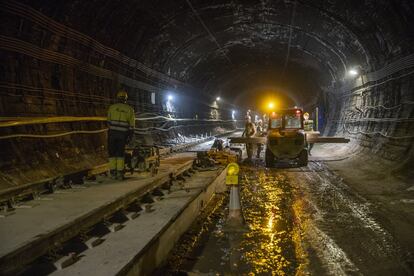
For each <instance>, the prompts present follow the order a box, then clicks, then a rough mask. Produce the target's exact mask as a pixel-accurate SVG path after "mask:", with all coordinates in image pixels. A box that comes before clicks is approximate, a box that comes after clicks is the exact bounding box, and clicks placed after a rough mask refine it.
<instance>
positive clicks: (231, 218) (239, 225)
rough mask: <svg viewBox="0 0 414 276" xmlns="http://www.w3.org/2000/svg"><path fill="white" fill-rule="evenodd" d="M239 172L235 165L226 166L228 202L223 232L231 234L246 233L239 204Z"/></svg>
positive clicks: (237, 166)
mask: <svg viewBox="0 0 414 276" xmlns="http://www.w3.org/2000/svg"><path fill="white" fill-rule="evenodd" d="M239 170H240V168H239V165H237V163H230V164H229V165H228V166H227V176H226V184H227V185H230V202H229V215H228V217H227V223H226V227H225V230H227V231H232V232H245V231H246V229H245V227H244V224H245V223H244V218H243V214H242V209H241V204H240V193H239Z"/></svg>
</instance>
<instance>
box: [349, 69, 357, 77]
mask: <svg viewBox="0 0 414 276" xmlns="http://www.w3.org/2000/svg"><path fill="white" fill-rule="evenodd" d="M348 74H349V75H350V76H356V75H358V70H356V69H351V70H349V71H348Z"/></svg>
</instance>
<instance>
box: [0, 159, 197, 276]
mask: <svg viewBox="0 0 414 276" xmlns="http://www.w3.org/2000/svg"><path fill="white" fill-rule="evenodd" d="M193 161H194V159H190V160H185V161H184V162H182V163H181V164H179V166H178V168H176V169H174V170H169V171H168V172H165V173H162V174H159V175H158V176H155V177H154V179H153V181H148V182H147V183H146V184H145V185H144V186H143V187H140V188H138V189H135V190H132V191H129V192H128V193H126V194H124V195H122V196H120V197H118V198H117V199H116V200H114V201H111V202H108V203H107V204H104V205H102V206H99V207H98V208H95V209H94V210H91V211H90V212H88V213H86V214H84V215H81V216H79V217H78V218H77V219H75V220H73V221H71V222H69V223H67V224H65V225H63V226H61V227H59V228H57V229H55V230H54V231H51V232H48V233H47V234H45V235H41V236H39V237H38V238H36V239H35V240H32V241H30V242H29V243H28V244H24V245H22V246H20V247H19V248H18V249H16V250H14V251H12V252H9V253H8V254H6V255H4V256H2V257H1V258H0V271H2V273H5V274H6V275H8V274H9V275H13V274H15V273H16V272H19V271H21V269H22V267H24V265H26V264H28V263H30V262H33V261H34V260H35V259H36V258H38V257H40V256H42V255H44V254H47V253H48V252H50V250H51V249H53V248H55V247H56V246H58V245H59V244H62V243H64V242H66V241H68V240H70V239H71V238H73V237H75V236H77V235H79V234H80V233H82V231H87V230H88V229H90V227H92V226H93V225H96V224H98V223H99V222H101V221H102V220H104V219H105V218H108V217H110V216H111V215H113V214H115V213H116V212H118V211H120V210H123V209H124V208H126V207H127V206H129V205H131V204H133V203H134V202H136V201H137V200H139V199H140V198H142V197H143V196H144V195H146V194H148V193H151V192H152V191H153V190H154V189H157V188H160V187H162V185H164V184H165V183H169V182H170V181H172V180H174V179H175V178H177V176H179V175H182V174H183V173H184V172H186V171H187V170H190V169H192V167H193Z"/></svg>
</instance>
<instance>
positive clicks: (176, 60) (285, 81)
mask: <svg viewBox="0 0 414 276" xmlns="http://www.w3.org/2000/svg"><path fill="white" fill-rule="evenodd" d="M26 3H27V4H29V5H31V6H33V7H35V8H37V9H38V10H40V11H41V12H43V13H45V14H47V15H49V16H51V17H53V18H54V19H55V20H58V21H61V22H62V23H64V24H66V25H68V26H71V27H73V28H75V29H77V30H79V31H81V32H84V33H86V34H88V35H90V36H92V37H94V38H96V39H97V40H98V41H101V42H102V43H104V44H106V45H110V46H112V47H114V48H116V49H118V50H119V51H121V52H122V53H125V54H126V55H128V56H130V57H132V58H136V59H137V60H140V61H142V62H144V63H145V64H147V65H148V66H150V67H152V68H154V69H156V70H159V71H161V72H164V73H167V74H169V75H171V76H172V77H174V78H177V79H180V80H183V81H185V82H187V83H189V84H191V85H192V86H193V87H195V88H196V89H197V90H198V91H201V92H205V93H210V94H211V95H216V94H221V95H222V96H224V97H230V96H232V97H235V98H236V103H240V104H244V105H246V104H247V103H248V100H249V98H251V95H252V94H253V93H255V92H257V91H258V90H260V89H267V90H272V89H273V90H274V91H280V92H281V93H284V94H286V95H287V96H288V97H290V98H291V99H292V102H295V103H297V104H304V103H309V102H310V101H312V99H314V98H316V97H315V96H318V95H319V94H320V93H321V92H322V91H324V90H327V89H328V88H332V87H334V86H335V85H339V84H340V83H341V81H342V80H343V78H344V75H345V73H346V71H347V70H348V69H349V68H350V67H352V66H361V67H362V68H363V69H364V70H366V71H372V70H376V69H378V68H380V67H381V66H383V65H384V63H385V62H387V61H389V60H390V59H392V58H393V57H399V56H403V55H405V54H407V53H409V52H411V51H412V47H413V46H412V45H413V43H412V42H413V39H412V34H413V31H412V30H411V29H410V25H411V26H412V24H413V23H414V22H413V19H412V18H411V17H410V16H409V15H410V14H412V12H413V4H412V3H411V2H410V1H385V0H384V1H376V0H372V1H359V0H355V1H339V0H338V1H334V0H330V1H323V0H320V1H315V0H313V1H306V0H302V1H289V0H284V1H253V0H246V1H200V0H198V1H196V0H191V2H190V1H188V0H182V1H170V0H165V1H160V0H158V1H156V0H151V1H147V0H141V1H137V0H129V1H113V0H111V1H98V0H96V1H64V2H60V6H56V5H57V4H56V3H55V2H54V3H53V4H49V3H48V1H37V2H36V1H26ZM200 19H201V20H200ZM203 24H204V26H203ZM407 34H409V36H407ZM288 46H290V47H288ZM288 53H289V54H288Z"/></svg>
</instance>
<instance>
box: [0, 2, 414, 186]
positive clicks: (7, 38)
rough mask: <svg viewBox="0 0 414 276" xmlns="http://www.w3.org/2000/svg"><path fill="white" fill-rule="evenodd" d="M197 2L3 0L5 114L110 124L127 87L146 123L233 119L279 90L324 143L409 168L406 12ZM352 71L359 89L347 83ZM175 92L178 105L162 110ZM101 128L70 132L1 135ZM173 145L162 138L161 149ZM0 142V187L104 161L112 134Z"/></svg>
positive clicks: (45, 128) (1, 111)
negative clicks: (312, 114) (339, 138)
mask: <svg viewBox="0 0 414 276" xmlns="http://www.w3.org/2000/svg"><path fill="white" fill-rule="evenodd" d="M190 2H191V3H193V4H192V6H189V5H188V1H163V0H155V1H146V0H142V1H139V3H137V2H136V1H133V0H130V1H129V0H128V1H127V0H126V1H123V2H122V4H121V3H120V2H118V1H105V0H102V1H63V2H60V3H56V2H54V1H48V0H37V1H34V0H30V1H29V0H21V1H12V0H3V1H1V2H0V23H1V24H0V91H1V97H0V116H5V117H15V116H16V117H33V116H36V117H42V116H63V115H64V116H104V115H105V113H106V110H107V107H108V106H109V104H110V103H111V102H113V100H114V93H115V92H116V90H117V89H119V88H125V89H127V90H128V92H129V95H130V99H129V103H130V104H131V105H133V106H134V108H135V110H136V111H137V112H138V113H149V114H163V115H166V113H169V114H173V115H176V116H177V117H180V118H195V117H196V115H197V117H199V118H200V119H203V118H206V119H207V118H216V119H217V118H220V119H223V120H227V119H230V114H231V112H232V111H231V110H232V109H233V108H237V106H238V104H239V103H241V104H244V106H243V107H247V108H251V107H252V105H255V104H257V101H256V102H255V99H256V98H259V97H258V95H260V93H262V92H263V91H265V90H269V89H274V90H276V91H279V92H280V91H282V92H280V93H279V95H280V98H281V99H282V98H283V97H287V98H290V99H291V100H292V102H294V103H295V104H297V105H298V106H304V107H306V109H308V110H313V109H314V108H315V107H316V106H317V105H321V107H324V108H325V111H326V112H325V113H324V116H326V118H325V119H326V120H325V121H326V129H325V133H327V134H330V135H344V136H347V137H351V138H352V142H351V143H350V145H349V153H357V154H358V155H360V156H365V157H375V158H378V160H385V161H387V162H391V163H392V166H394V167H395V166H397V165H398V166H399V168H400V171H401V172H403V171H404V172H405V173H408V172H409V171H410V170H409V169H408V168H409V164H411V163H412V160H413V147H412V144H413V138H412V136H413V125H412V120H413V110H412V108H413V105H412V101H413V89H414V87H413V74H411V73H412V72H411V71H410V70H413V68H414V66H413V61H412V57H411V59H408V60H407V59H406V58H408V57H410V55H412V53H413V52H414V46H413V45H414V43H413V28H412V26H413V24H414V22H413V17H412V14H413V12H414V7H413V4H412V3H411V1H388V0H378V1H363V3H362V2H361V1H350V2H346V1H345V2H344V1H322V0H312V1H307V0H297V1H281V0H280V1H254V0H249V1H220V0H217V1H198V0H192V1H190ZM200 18H201V20H202V21H203V22H204V25H203V24H201V22H200ZM206 27H207V29H206ZM355 65H359V66H360V69H362V71H364V72H363V74H362V79H361V77H356V78H354V79H353V80H351V81H345V80H344V76H345V75H346V73H347V71H348V69H350V68H352V67H353V66H355ZM387 68H388V69H387ZM279 84H284V86H283V85H282V86H283V87H279ZM170 92H173V93H175V96H176V99H175V102H174V106H169V107H167V104H166V102H165V99H166V95H167V94H168V93H170ZM220 93H222V94H220ZM282 94H283V95H284V96H283V95H282ZM218 95H221V96H222V98H223V99H226V98H227V99H229V101H231V102H228V103H227V104H224V101H223V102H221V103H220V104H219V106H220V108H218V105H217V103H215V104H212V103H211V100H212V99H213V100H214V99H215V97H216V96H218ZM238 111H239V116H240V115H241V114H242V112H241V109H239V110H238ZM239 118H240V117H239ZM221 124H222V123H217V125H215V126H214V127H213V126H211V127H212V129H214V128H216V127H222V128H224V126H223V125H221ZM104 127H105V124H104V123H102V122H76V123H63V124H47V125H36V126H21V127H13V128H1V129H0V134H1V135H10V134H14V133H34V134H55V133H59V132H65V131H73V130H85V131H94V130H100V129H102V128H104ZM176 130H178V129H174V131H176ZM182 131H183V132H185V133H187V134H189V135H190V134H197V133H195V132H200V131H201V133H199V134H202V133H204V132H205V129H204V126H203V127H202V128H200V127H188V126H187V127H185V128H182ZM171 135H172V136H174V135H176V134H174V132H168V133H167V134H166V133H159V134H157V133H154V137H155V140H157V141H161V140H163V139H170V138H171ZM0 143H1V145H0V146H1V149H0V151H1V152H0V154H1V156H2V158H1V160H0V162H1V163H0V168H2V170H1V174H2V175H1V176H0V177H1V178H2V179H3V181H4V183H13V181H12V178H13V177H14V176H15V177H16V179H19V180H18V183H23V182H24V181H25V180H24V179H26V180H27V181H32V180H34V179H35V178H36V177H35V176H31V175H29V174H31V171H34V170H35V169H36V170H39V172H40V171H43V172H44V173H43V172H42V173H40V174H42V177H45V176H47V175H48V174H49V173H55V172H52V171H50V172H48V171H47V169H45V168H47V165H48V164H53V166H54V169H53V170H56V173H57V171H59V172H62V171H70V170H72V169H75V168H78V167H82V166H85V165H88V166H89V165H93V164H98V163H101V162H103V161H104V160H105V143H106V138H105V134H104V133H98V134H95V135H92V134H79V135H78V134H77V135H72V136H65V137H61V138H53V139H52V138H50V139H43V140H42V139H38V140H33V139H30V140H29V139H26V138H18V139H12V140H10V139H8V140H0ZM59 162H60V163H59ZM40 164H43V165H40ZM13 170H14V172H12V171H13ZM5 171H8V172H10V173H8V174H5V173H4V172H5ZM11 175H14V176H13V177H11ZM17 176H18V177H17Z"/></svg>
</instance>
